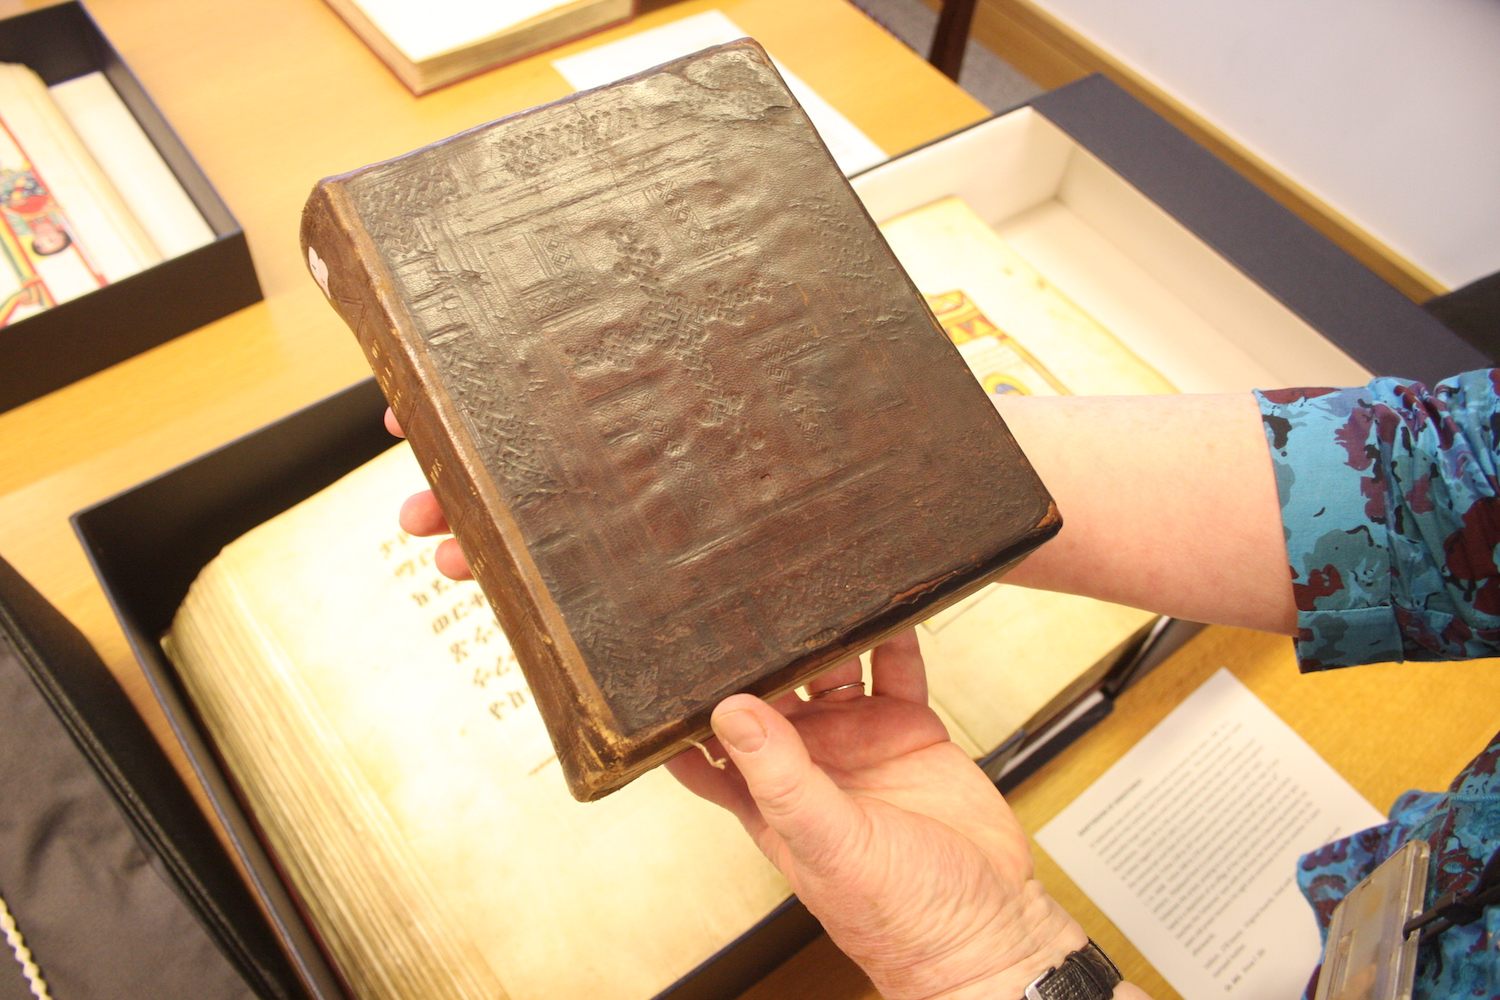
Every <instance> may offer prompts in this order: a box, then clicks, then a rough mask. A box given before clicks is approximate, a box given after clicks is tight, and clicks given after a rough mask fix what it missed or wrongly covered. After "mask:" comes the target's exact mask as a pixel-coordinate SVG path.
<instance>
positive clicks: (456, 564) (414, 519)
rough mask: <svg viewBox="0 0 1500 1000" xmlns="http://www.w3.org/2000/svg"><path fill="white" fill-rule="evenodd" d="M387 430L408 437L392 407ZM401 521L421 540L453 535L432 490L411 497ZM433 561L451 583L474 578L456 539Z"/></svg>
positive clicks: (443, 545)
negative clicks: (435, 536)
mask: <svg viewBox="0 0 1500 1000" xmlns="http://www.w3.org/2000/svg"><path fill="white" fill-rule="evenodd" d="M385 429H386V430H388V431H390V432H391V433H392V434H394V435H396V437H406V432H405V431H403V430H402V429H401V424H400V423H398V422H397V421H396V414H395V413H393V412H391V408H390V407H386V410H385ZM397 521H398V522H399V523H400V525H401V530H402V531H404V532H406V533H407V534H409V535H417V536H418V537H421V538H429V537H431V536H433V535H451V534H453V532H452V531H451V530H450V529H449V527H448V519H447V518H446V517H445V516H444V515H443V508H442V507H440V506H438V502H437V497H436V496H434V495H433V492H432V491H431V490H423V491H422V492H420V493H413V494H412V495H411V496H409V497H407V498H406V501H405V502H404V503H402V504H401V512H400V514H399V515H397ZM432 558H433V562H434V564H436V566H437V568H438V572H439V573H442V574H443V575H444V576H446V577H448V578H449V579H451V580H472V579H473V578H474V574H473V572H472V571H471V570H470V569H469V560H468V559H466V558H465V557H464V550H463V549H461V548H459V546H458V540H457V539H455V538H445V539H443V540H442V541H441V542H439V543H438V547H437V552H436V553H435V554H434V555H433V557H432Z"/></svg>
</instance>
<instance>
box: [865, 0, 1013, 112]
mask: <svg viewBox="0 0 1500 1000" xmlns="http://www.w3.org/2000/svg"><path fill="white" fill-rule="evenodd" d="M853 2H854V5H855V6H856V7H859V8H860V9H861V10H863V11H864V12H865V13H867V14H869V15H870V17H871V18H873V19H874V20H875V21H876V22H877V23H879V24H881V25H883V26H884V27H885V29H886V30H887V31H889V32H890V33H891V34H893V35H895V36H896V37H897V38H899V39H901V41H903V42H905V43H906V44H907V45H908V46H909V47H910V48H912V49H913V50H915V51H916V52H917V53H918V54H919V55H921V56H922V58H924V59H925V58H927V52H928V49H929V48H930V47H931V45H932V35H933V32H934V31H936V30H937V14H936V13H935V12H933V11H931V10H929V9H928V8H927V6H926V5H925V4H923V3H921V2H920V0H853ZM958 84H959V86H961V87H963V88H964V89H965V90H967V91H968V92H969V93H970V94H973V95H974V96H975V97H976V98H978V99H979V101H980V103H982V104H984V106H985V107H987V108H989V109H990V110H991V111H1004V110H1006V109H1007V108H1011V107H1014V106H1015V105H1017V104H1020V103H1021V102H1022V101H1028V100H1030V99H1031V98H1033V97H1035V96H1036V95H1037V94H1040V93H1041V92H1042V88H1041V87H1038V86H1037V85H1036V84H1035V83H1033V82H1032V81H1031V80H1030V79H1028V78H1027V77H1025V76H1022V75H1021V73H1020V71H1018V70H1017V69H1015V68H1014V67H1013V66H1011V65H1010V64H1009V63H1007V62H1005V61H1004V60H1003V59H1001V58H1000V57H999V56H997V55H995V54H994V53H993V52H991V51H990V50H989V49H987V48H985V47H984V46H982V45H980V44H979V43H978V42H976V41H974V40H973V39H970V40H969V46H968V49H967V50H966V51H965V53H964V62H963V69H962V70H961V71H960V73H959V78H958Z"/></svg>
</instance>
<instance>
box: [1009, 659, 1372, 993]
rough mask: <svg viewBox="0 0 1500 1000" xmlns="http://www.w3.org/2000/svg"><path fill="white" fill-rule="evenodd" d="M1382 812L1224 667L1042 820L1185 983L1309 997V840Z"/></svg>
mask: <svg viewBox="0 0 1500 1000" xmlns="http://www.w3.org/2000/svg"><path fill="white" fill-rule="evenodd" d="M1383 820H1384V817H1383V816H1382V815H1381V814H1380V813H1379V812H1378V811H1377V810H1376V809H1375V808H1374V807H1373V806H1371V805H1370V803H1369V802H1367V801H1365V799H1364V798H1363V797H1362V796H1361V795H1360V794H1359V793H1358V792H1356V791H1355V790H1354V788H1353V787H1352V786H1351V785H1350V784H1349V783H1348V782H1347V781H1345V780H1344V779H1343V778H1342V777H1340V775H1339V774H1338V773H1337V772H1336V771H1334V770H1333V768H1331V767H1329V766H1328V764H1327V763H1326V762H1325V761H1324V760H1323V759H1322V758H1321V757H1319V756H1318V755H1317V754H1316V753H1315V752H1314V751H1313V749H1312V747H1310V746H1308V744H1307V742H1306V741H1305V740H1303V739H1302V737H1300V736H1298V735H1297V733H1296V732H1294V731H1293V730H1292V728H1291V727H1290V726H1288V725H1287V724H1286V723H1284V722H1282V721H1281V719H1280V718H1278V717H1277V716H1276V715H1275V714H1274V713H1273V712H1272V711H1271V710H1270V709H1269V708H1267V707H1266V706H1265V704H1264V703H1262V702H1261V701H1260V700H1259V699H1258V698H1256V697H1255V695H1254V694H1252V693H1251V692H1250V690H1249V689H1248V688H1246V687H1245V686H1244V685H1243V684H1242V683H1241V682H1240V681H1239V680H1238V679H1236V678H1235V677H1234V676H1233V675H1232V674H1230V673H1229V672H1228V671H1227V670H1220V671H1219V672H1218V673H1216V674H1214V676H1213V677H1211V678H1209V679H1208V681H1206V682H1205V683H1204V684H1203V686H1202V687H1200V688H1199V689H1198V690H1197V691H1196V692H1194V693H1193V694H1192V695H1190V696H1188V698H1187V699H1186V700H1185V701H1184V702H1183V703H1182V704H1181V705H1179V706H1178V707H1177V708H1176V710H1174V711H1173V712H1172V713H1171V714H1170V715H1168V716H1167V717H1166V718H1165V719H1163V720H1162V722H1161V724H1160V725H1158V726H1157V727H1156V728H1155V729H1153V730H1152V731H1151V732H1150V733H1149V734H1148V735H1147V736H1146V738H1145V739H1143V740H1141V742H1140V743H1138V744H1136V746H1135V747H1133V748H1132V749H1131V750H1130V752H1128V753H1127V754H1125V756H1123V757H1121V758H1120V760H1119V762H1118V763H1117V764H1115V765H1114V766H1113V767H1111V768H1110V769H1109V770H1108V771H1106V772H1104V774H1103V775H1101V776H1100V778H1099V780H1098V781H1096V782H1094V784H1092V785H1091V786H1089V788H1088V790H1086V791H1085V792H1084V793H1083V794H1082V795H1080V796H1079V797H1078V798H1077V799H1075V800H1074V801H1073V803H1072V804H1071V805H1069V806H1068V807H1067V808H1066V809H1064V810H1063V811H1062V812H1061V813H1059V814H1058V815H1057V817H1056V818H1055V819H1053V820H1052V822H1050V823H1048V824H1047V825H1046V826H1045V827H1043V828H1042V829H1041V831H1039V832H1038V834H1037V841H1038V843H1040V844H1041V845H1042V847H1043V848H1045V849H1046V850H1047V852H1048V853H1049V854H1051V855H1052V856H1053V857H1054V858H1055V859H1056V860H1057V862H1058V864H1059V865H1061V866H1062V869H1063V871H1065V872H1067V873H1068V876H1069V877H1070V878H1072V879H1073V881H1075V882H1077V883H1078V885H1079V887H1080V888H1082V889H1083V891H1084V892H1085V893H1087V894H1088V896H1089V897H1090V898H1091V899H1093V901H1094V902H1095V903H1097V904H1098V905H1099V908H1100V909H1101V910H1103V911H1104V913H1105V914H1106V915H1107V916H1108V917H1109V918H1110V919H1111V920H1113V921H1114V922H1115V923H1116V924H1118V925H1119V926H1120V929H1121V930H1123V931H1124V932H1125V933H1126V934H1127V935H1128V936H1129V937H1130V940H1131V941H1132V942H1133V943H1134V944H1135V946H1136V947H1137V948H1139V949H1140V950H1141V954H1143V955H1144V956H1145V957H1146V958H1147V959H1148V960H1149V961H1150V962H1151V964H1152V965H1154V966H1156V968H1157V970H1158V971H1160V972H1161V974H1162V975H1163V976H1165V977H1166V979H1167V981H1168V982H1170V983H1171V984H1172V986H1173V988H1174V989H1176V990H1177V991H1178V992H1179V993H1181V994H1182V995H1183V996H1185V997H1208V996H1216V997H1223V996H1231V997H1247V998H1249V997H1254V998H1266V1000H1270V998H1283V997H1293V996H1300V995H1301V993H1302V990H1303V987H1304V986H1306V984H1307V978H1308V975H1309V974H1310V973H1311V972H1312V969H1313V966H1314V965H1315V964H1316V963H1317V960H1318V952H1319V945H1318V931H1317V925H1316V923H1315V922H1314V920H1313V915H1312V910H1311V908H1309V907H1308V905H1307V903H1306V902H1305V901H1304V900H1303V898H1302V896H1301V894H1300V893H1299V892H1298V891H1297V885H1296V880H1295V872H1296V864H1297V858H1298V856H1299V855H1301V854H1303V853H1305V852H1307V851H1310V850H1313V849H1315V848H1318V847H1321V846H1322V845H1323V844H1326V843H1328V842H1329V841H1331V840H1334V839H1337V838H1339V837H1344V836H1347V835H1349V834H1351V833H1354V832H1355V831H1357V830H1362V829H1364V828H1366V827H1369V826H1373V825H1375V824H1377V823H1380V822H1382V821H1383Z"/></svg>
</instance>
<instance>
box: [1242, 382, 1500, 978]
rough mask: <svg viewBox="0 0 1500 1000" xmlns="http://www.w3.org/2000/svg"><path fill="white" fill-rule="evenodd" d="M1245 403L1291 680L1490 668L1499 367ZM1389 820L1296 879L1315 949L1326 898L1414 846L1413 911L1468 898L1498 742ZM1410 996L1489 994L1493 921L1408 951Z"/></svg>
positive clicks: (1488, 821)
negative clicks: (1258, 462)
mask: <svg viewBox="0 0 1500 1000" xmlns="http://www.w3.org/2000/svg"><path fill="white" fill-rule="evenodd" d="M1256 397H1257V399H1258V400H1259V402H1260V407H1261V416H1262V419H1263V421H1264V424H1265V431H1266V440H1267V443H1268V444H1269V445H1270V449H1271V457H1272V462H1273V464H1274V466H1275V469H1276V485H1277V490H1278V492H1279V494H1280V499H1281V509H1282V521H1283V524H1284V526H1285V534H1286V545H1287V556H1288V561H1289V563H1290V568H1291V576H1292V589H1293V593H1294V596H1295V599H1296V603H1297V615H1298V621H1297V625H1298V633H1297V637H1296V640H1295V641H1296V652H1297V658H1298V663H1299V665H1300V666H1301V667H1302V669H1303V670H1324V669H1328V668H1331V667H1341V666H1349V665H1353V664H1358V663H1372V662H1382V661H1391V660H1440V659H1463V658H1469V657H1480V656H1496V655H1500V568H1497V561H1496V555H1497V553H1496V548H1497V544H1500V499H1497V497H1500V488H1497V484H1500V476H1497V465H1500V461H1497V456H1500V402H1497V401H1500V370H1495V371H1480V372H1469V373H1466V374H1464V375H1460V376H1457V377H1455V378H1452V379H1447V380H1445V381H1443V382H1440V383H1438V384H1437V385H1436V386H1434V387H1432V389H1431V390H1429V389H1428V388H1427V387H1425V386H1423V385H1421V384H1420V383H1416V382H1410V381H1405V380H1401V379H1388V378H1387V379H1376V380H1375V381H1373V382H1371V383H1370V384H1369V385H1367V386H1364V387H1362V388H1357V389H1289V390H1281V391H1275V392H1259V393H1257V394H1256ZM1390 817H1391V818H1390V822H1388V823H1385V824H1383V825H1381V826H1377V827H1373V828H1371V829H1369V830H1365V831H1363V832H1361V833H1358V834H1355V835H1354V836H1352V837H1347V838H1344V839H1343V840H1339V841H1335V842H1334V843H1332V844H1329V845H1327V846H1325V847H1323V848H1320V849H1319V850H1317V851H1314V852H1312V853H1311V854H1308V855H1306V856H1304V857H1303V858H1302V860H1301V863H1300V864H1299V865H1298V872H1297V880H1298V884H1299V886H1300V887H1301V889H1302V892H1303V894H1304V895H1305V896H1306V897H1307V899H1308V901H1309V902H1310V903H1311V904H1312V906H1313V910H1314V912H1315V913H1316V915H1317V919H1318V926H1319V928H1320V929H1321V931H1322V932H1323V933H1324V935H1325V937H1326V934H1327V930H1328V921H1329V919H1330V917H1331V916H1332V914H1333V909H1334V907H1335V906H1337V905H1338V902H1339V900H1341V899H1343V898H1344V895H1345V894H1346V893H1347V892H1348V891H1349V890H1350V889H1352V888H1353V887H1354V886H1355V885H1356V884H1358V883H1359V881H1360V880H1362V879H1363V878H1364V877H1365V876H1366V875H1368V874H1369V873H1370V872H1371V871H1373V870H1374V869H1375V867H1376V866H1377V865H1379V864H1380V862H1382V861H1384V860H1385V859H1386V858H1387V857H1389V856H1390V855H1391V853H1392V852H1394V851H1395V850H1396V849H1397V848H1399V847H1400V846H1401V845H1402V844H1404V843H1406V842H1407V841H1408V840H1411V839H1413V838H1420V839H1423V840H1426V841H1427V842H1428V844H1429V845H1430V846H1431V848H1432V864H1431V869H1430V873H1429V874H1430V878H1429V882H1428V891H1427V901H1428V905H1431V902H1432V900H1434V899H1436V898H1437V897H1438V896H1440V895H1442V894H1444V893H1448V892H1455V891H1458V892H1462V891H1466V890H1468V889H1471V888H1472V887H1473V886H1474V885H1476V884H1477V882H1478V880H1479V873H1480V871H1481V869H1482V868H1483V867H1484V864H1485V862H1486V861H1487V860H1488V859H1489V857H1490V855H1491V854H1492V853H1494V852H1495V851H1496V850H1497V849H1500V734H1496V736H1495V738H1494V739H1492V740H1491V741H1490V744H1489V746H1488V747H1486V748H1485V749H1484V751H1482V752H1481V753H1480V754H1479V756H1478V757H1476V758H1475V759H1474V760H1473V761H1471V762H1470V763H1469V765H1468V766H1467V767H1465V768H1464V769H1463V770H1462V771H1461V772H1460V773H1459V775H1458V777H1457V778H1455V779H1454V781H1453V784H1452V785H1451V786H1450V787H1449V789H1448V791H1447V792H1446V793H1443V794H1430V793H1424V792H1407V793H1405V794H1404V795H1402V796H1401V797H1400V798H1399V799H1397V801H1396V804H1395V805H1394V806H1393V807H1392V809H1391V813H1390ZM1316 982H1317V976H1316V974H1315V975H1314V977H1313V981H1312V983H1310V984H1309V986H1308V996H1311V995H1312V992H1313V990H1314V989H1315V988H1316ZM1414 995H1415V996H1416V997H1423V998H1436V997H1479V998H1485V997H1489V998H1496V997H1500V908H1497V907H1490V908H1489V909H1488V910H1487V911H1486V912H1485V914H1484V915H1483V916H1482V917H1481V918H1480V919H1479V920H1477V921H1475V922H1474V923H1472V924H1468V925H1465V926H1460V927H1455V928H1452V929H1450V930H1448V931H1446V932H1445V933H1443V934H1441V935H1439V936H1438V937H1436V938H1435V939H1433V940H1431V941H1429V942H1428V943H1424V944H1423V946H1422V951H1421V953H1420V958H1419V962H1418V969H1417V983H1416V991H1415V994H1414Z"/></svg>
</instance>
